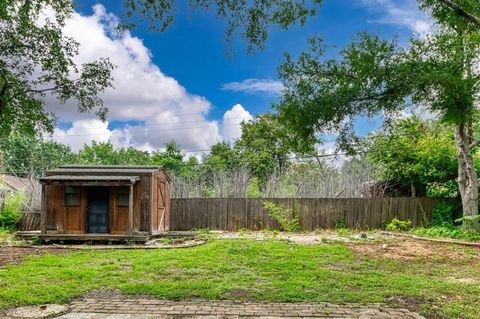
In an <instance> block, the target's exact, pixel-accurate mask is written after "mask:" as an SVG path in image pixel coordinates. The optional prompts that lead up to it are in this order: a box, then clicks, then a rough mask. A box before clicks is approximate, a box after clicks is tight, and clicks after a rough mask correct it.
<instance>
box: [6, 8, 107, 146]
mask: <svg viewBox="0 0 480 319" xmlns="http://www.w3.org/2000/svg"><path fill="white" fill-rule="evenodd" d="M47 8H48V9H49V15H48V18H45V16H46V15H45V10H46V9H47ZM72 12H73V2H72V1H71V0H55V1H53V0H30V1H22V0H11V1H2V4H1V5H0V123H1V125H0V138H8V137H9V135H10V133H12V132H20V133H22V134H25V135H36V134H37V133H38V132H42V131H47V132H52V131H53V128H54V124H55V121H56V119H55V116H54V114H51V113H48V112H46V111H45V109H44V106H45V101H47V100H48V99H46V97H47V94H48V96H52V97H53V98H56V99H57V100H58V101H59V102H60V103H65V102H67V101H69V100H73V101H75V102H76V103H77V109H78V111H80V112H90V111H95V113H96V114H97V115H98V116H99V117H100V118H101V119H105V117H106V112H107V108H106V107H105V106H104V105H103V101H102V99H101V98H100V94H101V93H102V92H103V91H104V89H105V88H107V87H110V86H111V85H112V78H111V71H112V69H113V64H112V63H110V61H109V60H108V59H107V58H100V59H99V60H97V61H88V62H86V63H83V64H81V65H78V64H76V63H75V62H74V61H75V57H76V56H77V55H78V49H79V43H77V42H76V41H75V40H73V38H71V37H67V36H65V35H64V34H63V32H62V28H63V26H64V25H65V20H66V19H67V18H69V17H70V15H71V14H72Z"/></svg>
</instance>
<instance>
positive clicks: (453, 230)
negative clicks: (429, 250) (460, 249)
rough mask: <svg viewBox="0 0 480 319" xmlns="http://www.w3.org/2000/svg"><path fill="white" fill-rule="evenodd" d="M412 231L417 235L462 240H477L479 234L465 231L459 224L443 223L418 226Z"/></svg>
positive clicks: (479, 238)
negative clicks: (425, 226)
mask: <svg viewBox="0 0 480 319" xmlns="http://www.w3.org/2000/svg"><path fill="white" fill-rule="evenodd" d="M412 233H413V234H415V235H417V236H426V237H446V238H453V239H462V240H479V241H480V234H479V233H477V232H471V231H465V230H463V229H462V227H461V226H452V225H447V224H446V225H443V226H432V227H427V228H424V227H420V228H415V229H413V230H412Z"/></svg>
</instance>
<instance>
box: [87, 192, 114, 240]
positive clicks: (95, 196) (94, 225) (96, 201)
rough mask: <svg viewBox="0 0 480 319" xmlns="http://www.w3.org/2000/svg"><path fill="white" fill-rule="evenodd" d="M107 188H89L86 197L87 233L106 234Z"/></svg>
mask: <svg viewBox="0 0 480 319" xmlns="http://www.w3.org/2000/svg"><path fill="white" fill-rule="evenodd" d="M109 194H110V193H109V189H108V187H89V188H88V195H87V202H88V204H87V225H88V227H87V232H89V233H96V234H106V233H108V201H109V197H110V196H109Z"/></svg>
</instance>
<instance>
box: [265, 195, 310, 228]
mask: <svg viewBox="0 0 480 319" xmlns="http://www.w3.org/2000/svg"><path fill="white" fill-rule="evenodd" d="M263 207H264V208H265V209H266V210H267V211H268V216H270V218H272V219H274V220H276V221H277V222H278V223H279V224H280V227H281V230H283V231H287V232H296V231H300V230H301V227H300V212H299V211H298V209H297V208H296V205H294V207H293V209H289V208H287V207H285V206H283V205H280V204H275V203H272V202H268V201H267V202H264V203H263Z"/></svg>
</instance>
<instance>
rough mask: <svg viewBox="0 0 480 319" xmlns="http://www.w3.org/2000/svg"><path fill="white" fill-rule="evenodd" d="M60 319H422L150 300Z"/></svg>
mask: <svg viewBox="0 0 480 319" xmlns="http://www.w3.org/2000/svg"><path fill="white" fill-rule="evenodd" d="M70 310H71V312H69V313H68V314H65V315H62V316H60V317H57V318H59V319H60V318H61V319H178V318H185V319H188V318H201V319H220V318H224V319H237V318H238V319H240V318H245V319H250V318H262V319H285V318H296V319H298V318H310V319H313V318H358V319H361V318H364V319H372V318H390V319H396V318H402V319H403V318H412V319H419V318H424V317H422V316H420V315H419V314H417V313H413V312H410V311H409V310H407V309H399V308H389V307H387V306H385V305H382V304H368V305H356V304H344V305H338V304H331V303H315V304H306V303H259V302H241V303H237V302H232V301H169V300H152V299H85V300H79V301H74V302H72V303H71V304H70Z"/></svg>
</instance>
